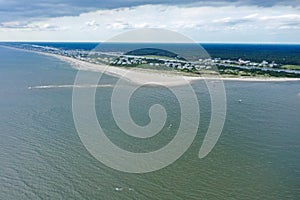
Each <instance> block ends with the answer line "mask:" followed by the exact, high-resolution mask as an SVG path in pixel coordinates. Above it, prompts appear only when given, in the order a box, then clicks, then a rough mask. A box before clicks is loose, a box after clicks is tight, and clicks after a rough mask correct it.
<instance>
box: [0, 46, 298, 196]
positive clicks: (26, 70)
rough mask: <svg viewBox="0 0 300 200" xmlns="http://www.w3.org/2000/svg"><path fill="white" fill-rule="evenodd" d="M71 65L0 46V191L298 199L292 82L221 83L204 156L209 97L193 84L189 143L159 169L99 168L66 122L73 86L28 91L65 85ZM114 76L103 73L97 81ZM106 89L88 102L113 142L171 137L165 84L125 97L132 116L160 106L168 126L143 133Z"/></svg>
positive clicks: (150, 144) (148, 146)
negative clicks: (128, 128)
mask: <svg viewBox="0 0 300 200" xmlns="http://www.w3.org/2000/svg"><path fill="white" fill-rule="evenodd" d="M76 73H77V71H76V70H75V69H74V68H72V67H71V66H70V65H69V64H68V63H65V62H63V61H61V60H58V59H56V58H53V57H48V56H43V55H39V54H35V53H30V52H24V51H19V50H13V49H7V48H3V47H0V136H1V140H0V161H1V162H0V199H16V200H17V199H105V200H109V199H272V200H273V199H299V198H300V189H299V188H300V133H299V130H300V112H299V111H300V82H299V81H291V82H246V81H225V82H224V85H225V88H226V95H227V115H226V121H225V125H224V129H223V132H222V134H221V137H220V139H219V141H218V143H217V144H216V146H215V147H214V149H213V150H212V152H211V153H210V154H209V155H208V156H207V157H205V158H203V159H199V158H198V152H199V148H200V146H201V144H202V141H203V138H204V134H205V133H206V130H207V128H208V122H209V119H210V100H209V94H208V91H207V88H206V87H205V84H204V82H203V81H197V82H194V83H193V85H192V86H193V88H194V90H195V92H196V95H197V97H198V99H199V104H200V116H201V119H200V128H199V130H198V133H197V136H196V138H195V140H194V142H193V144H192V145H191V146H190V148H189V149H188V150H187V151H186V152H185V153H184V154H183V156H181V157H180V158H179V159H178V160H177V161H175V162H174V163H172V164H171V165H169V166H167V167H165V168H163V169H161V170H158V171H154V172H149V173H142V174H131V173H125V172H120V171H117V170H115V169H112V168H109V167H107V166H106V165H104V164H102V163H101V162H99V161H98V160H96V159H95V158H94V157H93V156H92V155H91V154H90V153H89V152H88V151H87V150H86V149H85V147H84V145H83V144H82V142H81V140H80V138H79V136H78V134H77V131H76V129H75V125H74V121H73V116H72V88H68V87H63V88H56V87H52V88H43V87H41V88H36V89H29V87H35V86H48V85H72V84H73V83H74V79H75V77H76ZM91 76H92V72H91ZM116 80H117V79H116V78H114V77H111V76H108V75H103V78H102V79H101V80H100V82H101V83H103V84H113V83H115V82H116ZM112 89H113V88H110V87H107V88H97V93H96V106H95V108H96V111H97V117H98V120H99V122H100V123H101V125H102V127H103V129H104V130H105V132H106V134H107V136H108V137H109V138H110V139H111V140H112V141H114V143H115V144H117V145H118V146H120V147H121V148H124V149H128V150H130V151H152V150H154V149H157V148H160V147H162V146H164V145H166V144H167V143H168V141H170V140H171V139H172V138H173V137H174V134H175V131H173V129H174V130H176V128H178V127H177V125H176V124H177V122H178V120H179V117H180V116H178V113H179V112H178V108H177V106H178V102H177V101H176V99H174V96H173V95H172V93H170V92H169V91H168V90H167V89H166V88H163V87H146V88H141V89H140V90H139V91H137V92H136V94H135V95H134V96H133V98H132V102H131V108H132V118H133V120H135V121H136V122H137V123H138V124H141V125H145V124H147V122H149V118H148V113H147V112H148V108H149V106H150V105H151V104H153V103H161V104H162V105H164V106H165V107H166V111H168V119H167V120H168V121H169V122H172V123H173V124H174V126H173V127H172V129H171V130H170V129H163V131H162V133H160V134H159V135H158V136H157V137H156V136H155V137H153V138H150V139H147V140H145V141H142V139H133V138H132V137H129V136H128V135H126V134H123V133H122V132H121V131H120V130H119V129H118V126H117V124H116V123H115V122H114V119H113V117H112V115H111V113H110V109H109V105H110V96H111V94H112ZM200 100H201V101H200ZM239 100H242V101H241V102H239ZM145 105H146V106H145Z"/></svg>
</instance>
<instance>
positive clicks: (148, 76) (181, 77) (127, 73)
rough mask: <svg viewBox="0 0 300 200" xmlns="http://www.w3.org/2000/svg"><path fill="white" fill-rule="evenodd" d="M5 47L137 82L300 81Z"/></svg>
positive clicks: (175, 84)
mask: <svg viewBox="0 0 300 200" xmlns="http://www.w3.org/2000/svg"><path fill="white" fill-rule="evenodd" d="M0 46H1V47H4V48H10V49H15V50H20V51H27V52H31V53H37V54H40V55H45V56H51V57H55V58H57V59H60V60H62V61H64V62H68V63H70V64H71V66H73V67H74V68H75V69H77V70H85V71H94V72H99V73H105V74H108V75H111V76H114V77H118V78H125V79H126V80H128V81H129V82H132V83H135V84H145V83H149V84H159V85H166V86H177V85H182V84H186V83H188V82H192V81H197V80H207V81H210V80H212V81H218V80H222V81H253V82H263V81H274V82H282V81H300V78H283V77H233V76H221V75H217V74H216V75H204V76H196V75H195V74H187V73H181V72H176V71H164V70H154V69H142V68H123V67H115V66H110V65H104V64H95V63H90V62H87V61H82V60H78V59H75V58H71V57H68V56H62V55H57V54H52V53H47V52H40V51H34V50H29V49H23V48H17V47H11V46H5V45H0Z"/></svg>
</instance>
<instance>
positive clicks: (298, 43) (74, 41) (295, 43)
mask: <svg viewBox="0 0 300 200" xmlns="http://www.w3.org/2000/svg"><path fill="white" fill-rule="evenodd" d="M16 42H20V43H26V42H36V43H42V42H46V43H106V42H105V41H83V40H72V41H63V40H57V41H49V40H37V41H34V40H28V41H25V40H22V41H0V43H16ZM107 43H131V44H135V43H134V42H107ZM136 43H154V44H185V43H181V42H168V43H164V42H136ZM195 43H197V44H290V45H300V42H242V41H240V42H222V41H216V42H210V41H195ZM188 44H194V43H188Z"/></svg>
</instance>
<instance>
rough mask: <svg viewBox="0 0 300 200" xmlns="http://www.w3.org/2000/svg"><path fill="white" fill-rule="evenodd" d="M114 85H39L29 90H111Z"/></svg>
mask: <svg viewBox="0 0 300 200" xmlns="http://www.w3.org/2000/svg"><path fill="white" fill-rule="evenodd" d="M110 87H113V85H110V84H106V85H38V86H30V87H28V90H32V89H53V88H110Z"/></svg>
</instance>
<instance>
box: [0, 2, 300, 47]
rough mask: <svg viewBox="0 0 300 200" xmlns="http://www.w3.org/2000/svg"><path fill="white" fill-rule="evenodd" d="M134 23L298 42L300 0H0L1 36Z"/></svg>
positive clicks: (90, 34) (207, 35) (70, 36)
mask: <svg viewBox="0 0 300 200" xmlns="http://www.w3.org/2000/svg"><path fill="white" fill-rule="evenodd" d="M29 2H30V3H29ZM138 28H165V29H168V30H172V31H176V32H179V33H181V34H184V35H186V36H188V37H190V38H192V39H193V40H195V41H198V42H207V43H220V42H221V43H298V44H299V43H300V37H299V35H300V0H291V1H285V0H268V1H259V0H243V1H242V0H219V1H210V0H200V1H199V0H198V1H196V0H185V1H179V0H165V1H163V0H152V1H151V0H31V1H24V0H0V41H87V42H88V41H91V42H92V41H96V42H100V41H106V40H108V39H109V38H111V37H113V36H115V35H118V34H121V33H123V32H126V31H128V30H134V29H138Z"/></svg>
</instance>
